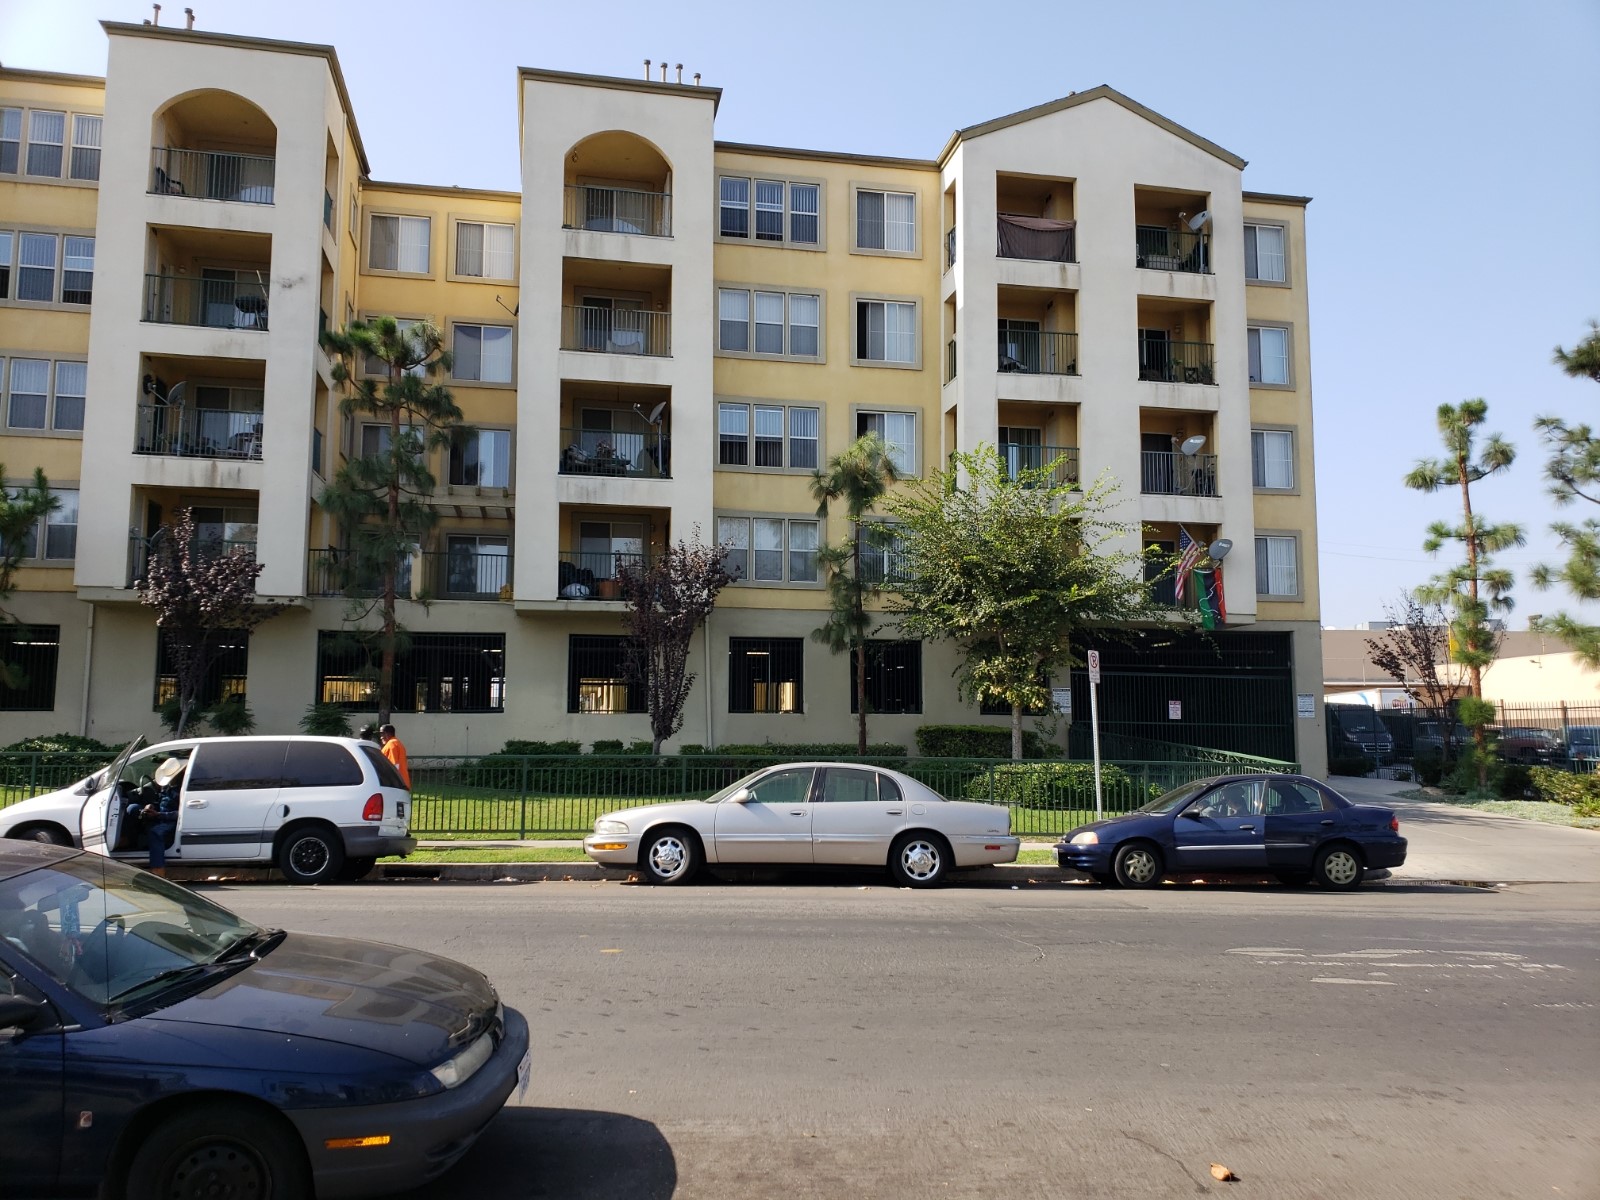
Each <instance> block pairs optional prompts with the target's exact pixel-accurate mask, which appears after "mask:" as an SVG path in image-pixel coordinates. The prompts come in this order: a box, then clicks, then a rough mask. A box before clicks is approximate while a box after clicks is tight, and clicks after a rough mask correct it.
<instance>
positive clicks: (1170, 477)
mask: <svg viewBox="0 0 1600 1200" xmlns="http://www.w3.org/2000/svg"><path fill="white" fill-rule="evenodd" d="M1139 490H1140V491H1141V492H1142V493H1144V494H1145V495H1147V496H1215V495H1216V494H1217V456H1216V455H1215V454H1184V453H1183V452H1182V451H1178V450H1143V451H1140V453H1139Z"/></svg>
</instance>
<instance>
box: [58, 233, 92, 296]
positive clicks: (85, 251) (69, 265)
mask: <svg viewBox="0 0 1600 1200" xmlns="http://www.w3.org/2000/svg"><path fill="white" fill-rule="evenodd" d="M61 254H62V259H61V303H63V304H88V303H89V302H90V301H91V300H92V299H93V298H94V239H93V238H92V237H73V236H71V235H68V236H66V237H63V238H62V239H61Z"/></svg>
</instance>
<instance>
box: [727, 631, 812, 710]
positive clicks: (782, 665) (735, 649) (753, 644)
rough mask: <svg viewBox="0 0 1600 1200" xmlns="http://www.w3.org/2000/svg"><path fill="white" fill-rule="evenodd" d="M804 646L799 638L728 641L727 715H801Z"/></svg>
mask: <svg viewBox="0 0 1600 1200" xmlns="http://www.w3.org/2000/svg"><path fill="white" fill-rule="evenodd" d="M805 645H806V644H805V641H804V639H802V638H729V639H728V711H729V712H731V713H795V712H801V711H802V705H803V704H804V702H805V697H804V695H803V693H802V685H803V683H804V675H805Z"/></svg>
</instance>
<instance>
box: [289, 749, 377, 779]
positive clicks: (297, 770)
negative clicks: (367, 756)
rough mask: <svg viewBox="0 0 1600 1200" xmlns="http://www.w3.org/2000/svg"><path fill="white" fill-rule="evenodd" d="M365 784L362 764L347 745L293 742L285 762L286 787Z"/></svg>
mask: <svg viewBox="0 0 1600 1200" xmlns="http://www.w3.org/2000/svg"><path fill="white" fill-rule="evenodd" d="M385 761H387V760H385ZM365 782H366V776H365V775H363V774H362V773H361V764H360V763H358V762H356V760H355V757H354V756H353V755H352V754H351V753H350V751H348V750H346V749H345V748H344V747H343V746H340V745H336V744H335V743H333V742H302V741H293V742H290V743H289V752H288V754H287V755H286V756H285V757H284V760H283V786H284V787H289V788H299V787H360V786H361V784H363V783H365Z"/></svg>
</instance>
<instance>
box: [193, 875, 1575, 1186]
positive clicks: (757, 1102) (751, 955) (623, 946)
mask: <svg viewBox="0 0 1600 1200" xmlns="http://www.w3.org/2000/svg"><path fill="white" fill-rule="evenodd" d="M207 890H208V891H211V892H212V893H213V894H215V895H217V898H218V899H220V900H222V901H223V902H224V903H227V904H229V905H231V906H233V907H235V908H237V909H238V910H239V911H240V912H242V913H244V914H245V915H247V916H249V917H251V918H253V919H255V920H258V921H262V922H265V923H270V924H274V925H282V926H286V927H288V928H290V929H298V930H306V931H313V932H315V931H327V932H338V933H344V934H354V935H359V936H363V937H369V938H375V939H379V940H385V941H395V942H400V943H404V944H407V945H414V946H419V947H423V948H426V949H429V950H435V951H437V952H439V953H442V954H446V955H449V956H451V957H455V958H459V959H461V960H463V961H466V962H468V963H471V964H473V965H475V966H478V967H480V968H482V969H483V970H485V971H486V972H488V973H489V974H490V976H491V977H492V978H493V979H494V980H495V982H496V983H497V984H498V985H499V987H500V989H501V993H502V995H503V996H504V998H505V1000H506V1001H507V1002H508V1003H510V1004H513V1005H516V1006H518V1007H519V1008H521V1009H522V1010H523V1011H524V1012H525V1013H526V1014H527V1015H528V1017H529V1021H530V1024H531V1027H532V1031H533V1045H534V1050H535V1060H534V1075H533V1085H532V1088H531V1090H530V1091H529V1093H528V1095H527V1097H526V1098H525V1100H524V1101H523V1102H522V1103H521V1104H520V1105H514V1106H513V1107H511V1108H508V1109H507V1111H505V1112H504V1113H502V1114H501V1116H500V1117H498V1118H497V1119H496V1121H495V1122H494V1123H493V1124H492V1125H491V1126H490V1128H489V1130H488V1131H487V1132H486V1134H485V1136H484V1138H483V1140H482V1141H481V1142H480V1143H479V1144H478V1145H477V1146H476V1147H475V1148H474V1149H473V1150H472V1152H471V1153H470V1154H469V1155H468V1156H467V1158H466V1159H465V1160H464V1161H463V1162H462V1163H461V1164H460V1165H459V1166H458V1167H456V1168H455V1170H454V1171H453V1172H452V1173H450V1174H449V1175H447V1176H445V1177H444V1178H442V1179H441V1180H439V1181H436V1182H435V1183H434V1184H433V1185H431V1186H429V1187H426V1188H423V1189H421V1190H418V1191H416V1192H414V1193H411V1195H413V1196H414V1197H418V1198H421V1197H460V1196H471V1197H474V1198H475V1200H502V1198H504V1200H510V1198H519V1200H520V1198H524V1197H552V1198H561V1200H589V1198H593V1200H600V1198H601V1197H605V1198H608V1200H609V1198H613V1197H628V1198H638V1200H665V1198H666V1197H682V1198H694V1197H705V1198H711V1200H721V1198H724V1197H728V1198H731V1197H741V1198H746V1197H768V1196H771V1197H780V1196H781V1197H784V1198H785V1200H802V1198H811V1197H815V1198H818V1200H821V1198H828V1200H836V1198H843V1197H850V1198H854V1197H882V1198H898V1197H927V1196H951V1197H991V1196H1008V1197H1010V1196H1019V1197H1066V1196H1071V1197H1078V1196H1082V1197H1136V1196H1137V1197H1152V1196H1153V1197H1164V1196H1190V1195H1210V1194H1222V1193H1228V1194H1233V1195H1237V1196H1256V1197H1270V1198H1272V1200H1293V1198H1297V1197H1317V1198H1326V1200H1332V1198H1334V1197H1338V1198H1340V1200H1346V1198H1348V1197H1352V1196H1359V1197H1373V1198H1377V1200H1383V1198H1387V1197H1395V1198H1397V1200H1398V1198H1400V1197H1405V1198H1407V1200H1415V1198H1418V1197H1424V1198H1431V1197H1452V1198H1453V1197H1463V1198H1465V1197H1471V1198H1472V1200H1491V1198H1498V1197H1504V1198H1506V1200H1522V1198H1525V1197H1566V1198H1572V1197H1597V1196H1600V1123H1597V1121H1596V1119H1595V1118H1596V1114H1597V1112H1600V1103H1597V1102H1600V1092H1597V1083H1596V1081H1597V1080H1600V1007H1597V1001H1600V946H1597V940H1596V937H1595V919H1594V917H1595V913H1596V912H1597V911H1600V886H1594V885H1588V884H1559V885H1550V884H1538V885H1519V886H1513V887H1509V888H1501V889H1497V890H1491V889H1482V888H1441V887H1437V886H1423V885H1418V884H1404V883H1391V884H1389V885H1388V886H1383V887H1369V888H1365V889H1363V890H1361V891H1360V892H1357V893H1350V894H1332V893H1323V892H1319V891H1316V890H1290V889H1284V888H1278V887H1250V886H1227V885H1221V886H1218V885H1205V886H1184V885H1179V886H1167V887H1164V888H1161V889H1158V890H1156V891H1153V892H1141V893H1133V892H1123V891H1115V890H1109V889H1102V888H1096V887H1092V886H1087V885H1083V884H1079V883H1068V882H1061V881H1051V882H1028V881H1027V877H1026V875H1025V874H1024V875H1023V877H1022V880H1021V881H1020V882H1018V883H1017V884H1016V886H1012V885H1010V884H1009V883H1006V884H998V885H995V884H991V885H979V886H972V885H969V886H955V887H951V888H946V889H942V890H939V891H935V892H926V893H925V892H911V891H902V890H898V889H894V888H891V887H888V886H885V885H884V884H883V883H882V882H881V881H880V879H879V878H877V877H844V878H827V877H806V876H794V877H787V878H784V879H782V880H780V881H778V882H765V883H716V882H709V883H706V884H703V885H697V886H693V887H689V888H682V889H663V888H651V887H647V886H643V885H635V884H626V883H621V882H617V881H615V880H612V881H607V882H582V883H532V884H498V885H496V884H464V883H437V882H420V881H419V882H405V883H397V882H390V883H367V884H362V885H358V886H354V887H333V888H289V887H281V886H273V887H237V888H232V887H216V888H210V889H207ZM1213 1162H1217V1163H1222V1164H1224V1165H1226V1166H1228V1167H1229V1168H1231V1169H1232V1170H1233V1171H1234V1172H1236V1173H1237V1175H1238V1176H1239V1181H1238V1182H1235V1183H1226V1184H1224V1183H1218V1182H1216V1181H1214V1180H1213V1179H1212V1178H1211V1176H1210V1174H1209V1173H1208V1169H1209V1164H1211V1163H1213Z"/></svg>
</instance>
